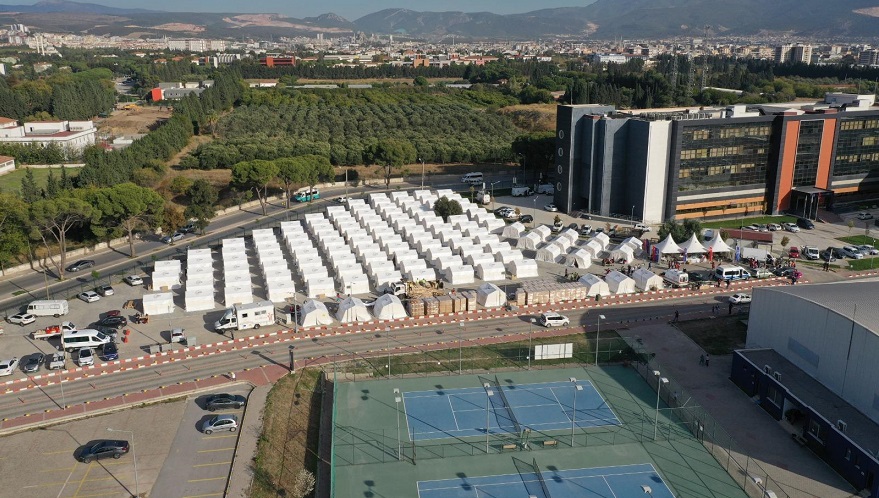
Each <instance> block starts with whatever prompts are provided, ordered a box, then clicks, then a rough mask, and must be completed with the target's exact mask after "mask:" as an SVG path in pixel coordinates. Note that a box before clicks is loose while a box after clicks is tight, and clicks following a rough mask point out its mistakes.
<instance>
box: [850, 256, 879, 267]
mask: <svg viewBox="0 0 879 498" xmlns="http://www.w3.org/2000/svg"><path fill="white" fill-rule="evenodd" d="M846 261H847V262H848V267H849V269H851V270H853V271H864V270H872V269H879V257H876V256H873V257H869V258H864V259H849V260H846Z"/></svg>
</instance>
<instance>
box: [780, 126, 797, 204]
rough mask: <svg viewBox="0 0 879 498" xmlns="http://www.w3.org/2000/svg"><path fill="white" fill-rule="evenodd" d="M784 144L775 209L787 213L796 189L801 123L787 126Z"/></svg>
mask: <svg viewBox="0 0 879 498" xmlns="http://www.w3.org/2000/svg"><path fill="white" fill-rule="evenodd" d="M785 128H786V130H785V133H784V143H782V144H781V174H780V175H779V179H778V204H777V205H776V206H775V209H776V210H778V211H785V210H786V209H787V208H788V207H789V206H790V192H791V190H793V188H794V165H795V164H796V161H797V142H798V141H799V137H800V122H799V121H789V122H788V123H786V126H785Z"/></svg>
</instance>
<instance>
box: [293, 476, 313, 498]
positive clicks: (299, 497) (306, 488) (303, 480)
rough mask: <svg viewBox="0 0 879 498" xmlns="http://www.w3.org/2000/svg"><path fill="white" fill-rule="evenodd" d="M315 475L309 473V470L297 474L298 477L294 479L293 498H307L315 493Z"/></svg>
mask: <svg viewBox="0 0 879 498" xmlns="http://www.w3.org/2000/svg"><path fill="white" fill-rule="evenodd" d="M314 483H315V479H314V474H312V473H311V472H309V471H308V469H301V470H299V472H297V473H296V477H295V478H294V479H293V490H292V492H291V495H292V496H293V498H305V497H306V496H308V495H309V494H311V492H312V491H314Z"/></svg>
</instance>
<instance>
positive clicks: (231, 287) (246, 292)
mask: <svg viewBox="0 0 879 498" xmlns="http://www.w3.org/2000/svg"><path fill="white" fill-rule="evenodd" d="M252 302H253V289H251V287H250V284H234V283H233V284H228V285H226V287H225V289H223V303H224V304H225V305H226V307H231V306H232V305H233V304H247V303H252Z"/></svg>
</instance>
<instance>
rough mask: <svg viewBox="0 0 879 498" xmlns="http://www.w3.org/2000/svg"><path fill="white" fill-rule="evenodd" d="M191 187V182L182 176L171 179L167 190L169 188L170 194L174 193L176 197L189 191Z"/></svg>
mask: <svg viewBox="0 0 879 498" xmlns="http://www.w3.org/2000/svg"><path fill="white" fill-rule="evenodd" d="M191 186H192V180H190V179H189V178H187V177H185V176H183V175H178V176H175V177H174V178H172V179H171V184H170V185H168V188H170V189H171V192H174V193H175V194H176V195H181V194H183V193H185V192H186V191H187V190H189V187H191Z"/></svg>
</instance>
